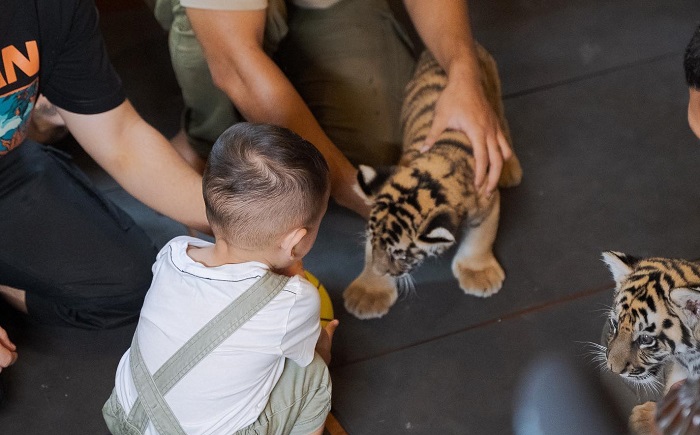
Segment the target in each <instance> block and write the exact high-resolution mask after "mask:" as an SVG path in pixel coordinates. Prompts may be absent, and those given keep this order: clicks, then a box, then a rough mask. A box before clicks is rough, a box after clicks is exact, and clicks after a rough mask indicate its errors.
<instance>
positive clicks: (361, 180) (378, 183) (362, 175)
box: [357, 165, 396, 198]
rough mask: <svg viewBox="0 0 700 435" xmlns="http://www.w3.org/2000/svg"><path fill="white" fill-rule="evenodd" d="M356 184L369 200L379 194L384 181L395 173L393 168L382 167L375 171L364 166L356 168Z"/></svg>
mask: <svg viewBox="0 0 700 435" xmlns="http://www.w3.org/2000/svg"><path fill="white" fill-rule="evenodd" d="M358 169H359V171H358V172H357V183H358V184H359V185H360V189H362V192H363V193H364V194H365V195H366V196H367V197H369V198H371V197H373V196H374V195H376V194H377V192H379V189H381V188H382V186H383V185H384V183H385V182H386V180H388V179H389V177H391V176H392V175H393V174H394V172H395V171H396V167H395V166H388V167H387V166H383V167H379V168H377V169H375V168H372V167H370V166H366V165H360V166H358Z"/></svg>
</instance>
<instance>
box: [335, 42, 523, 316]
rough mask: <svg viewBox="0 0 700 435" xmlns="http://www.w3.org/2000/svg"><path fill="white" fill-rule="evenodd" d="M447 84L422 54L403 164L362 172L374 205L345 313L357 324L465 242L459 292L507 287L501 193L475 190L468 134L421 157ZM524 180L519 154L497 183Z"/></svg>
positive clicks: (492, 85) (453, 135)
mask: <svg viewBox="0 0 700 435" xmlns="http://www.w3.org/2000/svg"><path fill="white" fill-rule="evenodd" d="M478 53H479V61H480V66H481V69H482V84H483V86H484V90H485V94H486V95H487V97H488V98H489V102H490V103H491V104H492V106H493V108H494V110H495V112H496V113H497V114H498V115H499V117H500V121H501V125H502V129H503V131H504V132H506V135H507V131H508V129H507V125H506V121H505V118H504V116H503V106H502V103H501V96H500V82H499V79H498V73H497V70H496V65H495V62H494V61H493V59H492V58H491V56H490V55H489V54H488V53H487V52H486V50H484V49H483V48H481V47H478ZM446 84H447V75H446V74H445V72H444V71H443V70H442V68H441V67H440V66H439V65H438V63H437V62H436V61H435V59H434V58H433V57H432V56H431V55H430V53H429V52H427V51H426V52H424V53H423V55H422V56H421V58H420V60H419V62H418V65H417V66H416V71H415V73H414V76H413V78H412V80H411V81H410V82H409V84H408V85H407V87H406V94H405V99H404V104H403V108H402V127H403V143H404V153H403V157H402V158H401V161H400V162H399V165H398V166H397V167H393V168H385V169H384V170H374V169H372V168H369V167H365V166H361V167H360V176H359V182H360V186H362V189H363V191H364V193H365V194H366V195H367V196H368V198H369V200H370V201H371V205H372V211H371V214H370V220H369V224H368V227H367V240H366V244H365V268H364V270H363V271H362V273H361V274H360V276H359V277H358V278H357V279H355V281H353V282H352V283H351V284H350V286H349V287H348V288H347V289H346V290H345V292H344V293H343V298H344V300H345V307H346V308H347V309H348V311H350V312H351V313H352V314H354V315H355V316H357V317H359V318H374V317H381V316H383V315H384V314H386V313H387V312H388V310H389V308H390V307H391V306H392V305H393V304H394V302H395V301H396V298H397V294H398V291H397V285H396V279H397V278H401V277H403V276H406V275H407V274H408V273H410V272H411V271H412V270H413V269H414V268H415V267H417V266H418V265H420V264H421V262H422V261H423V260H424V259H425V258H426V257H428V256H434V255H438V254H440V253H442V252H443V251H445V250H446V249H448V248H449V247H450V246H452V245H453V244H454V243H455V242H456V241H457V239H459V238H460V237H462V240H461V242H460V245H459V249H458V251H457V254H456V255H455V257H454V260H453V262H452V270H453V273H454V275H455V277H456V278H457V280H458V281H459V285H460V287H461V288H462V289H463V290H464V291H465V292H466V293H469V294H473V295H477V296H482V297H483V296H490V295H492V294H493V293H495V292H497V291H498V290H499V289H500V288H501V285H502V282H503V279H504V277H505V275H504V272H503V269H502V268H501V266H500V265H499V264H498V261H497V260H496V258H495V257H494V256H493V252H492V244H493V242H494V239H495V237H496V230H497V227H498V213H499V195H498V192H495V193H494V194H493V195H492V196H491V197H490V198H485V197H483V196H479V195H477V193H476V192H475V188H474V156H473V151H472V146H471V144H470V143H469V141H468V139H467V137H466V135H465V134H464V133H462V132H459V131H450V130H448V131H445V132H443V133H442V135H441V136H440V137H439V138H438V140H437V141H436V142H435V145H434V146H433V147H432V148H431V150H430V151H429V152H426V153H420V151H419V150H420V147H421V146H422V145H423V142H424V141H425V138H426V135H427V133H428V131H429V130H430V126H431V124H432V120H433V116H434V108H435V104H436V101H437V99H438V98H439V96H440V94H441V92H442V91H443V90H444V88H445V86H446ZM508 139H509V138H508ZM509 140H510V139H509ZM521 176H522V171H521V169H520V164H519V163H518V160H517V158H516V157H515V156H513V158H511V159H510V160H509V161H508V162H506V163H505V165H504V169H503V172H502V175H501V179H500V182H499V185H500V186H512V185H516V184H518V183H519V182H520V178H521ZM463 233H464V235H462V234H463Z"/></svg>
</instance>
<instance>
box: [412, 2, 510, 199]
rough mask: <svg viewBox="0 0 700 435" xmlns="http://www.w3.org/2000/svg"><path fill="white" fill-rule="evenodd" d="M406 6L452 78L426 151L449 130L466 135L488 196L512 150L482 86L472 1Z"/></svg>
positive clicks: (477, 179)
mask: <svg viewBox="0 0 700 435" xmlns="http://www.w3.org/2000/svg"><path fill="white" fill-rule="evenodd" d="M404 4H405V5H406V10H407V11H408V13H409V15H410V17H411V20H412V21H413V23H414V25H415V27H416V30H417V31H418V34H419V35H420V37H421V39H422V40H423V42H424V43H425V45H426V47H427V48H428V49H429V50H430V51H431V52H432V54H433V56H434V57H435V59H436V60H437V61H438V63H439V64H440V65H441V66H442V67H443V69H444V70H445V71H446V72H447V77H448V83H447V89H446V90H445V92H443V94H442V96H441V97H440V99H439V101H438V104H437V107H436V113H435V119H434V121H433V125H432V128H431V130H430V133H429V135H428V138H427V139H426V148H427V147H430V146H432V145H433V143H434V142H435V140H436V139H437V136H438V135H439V134H440V133H442V131H444V130H445V129H446V128H450V129H455V130H461V131H463V132H464V133H465V134H466V135H467V137H468V138H469V140H470V141H471V143H472V146H473V147H474V158H475V160H476V168H475V184H476V185H477V187H481V186H482V185H483V183H484V182H486V185H485V188H486V192H487V193H491V192H493V190H494V189H495V188H496V186H497V184H498V178H499V177H500V175H501V169H502V167H503V161H504V160H507V159H509V158H510V157H511V155H512V150H511V148H510V145H509V144H508V141H507V140H506V138H505V135H504V134H503V131H502V130H501V126H500V124H499V121H498V116H497V115H496V113H495V112H494V110H493V108H492V107H491V105H490V104H489V102H488V99H487V98H486V95H484V91H483V88H482V86H481V75H480V74H481V73H480V69H479V63H478V57H477V54H476V47H475V45H474V40H473V37H472V33H471V27H470V25H469V11H468V6H467V2H466V0H440V1H437V2H432V1H425V0H404Z"/></svg>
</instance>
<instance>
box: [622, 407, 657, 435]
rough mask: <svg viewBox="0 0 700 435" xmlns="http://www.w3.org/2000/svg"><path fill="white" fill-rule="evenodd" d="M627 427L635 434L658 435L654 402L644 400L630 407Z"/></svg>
mask: <svg viewBox="0 0 700 435" xmlns="http://www.w3.org/2000/svg"><path fill="white" fill-rule="evenodd" d="M629 428H630V431H631V432H632V433H633V434H636V435H658V434H659V431H657V430H656V402H646V403H643V404H641V405H637V406H635V407H634V408H632V414H631V415H630V419H629Z"/></svg>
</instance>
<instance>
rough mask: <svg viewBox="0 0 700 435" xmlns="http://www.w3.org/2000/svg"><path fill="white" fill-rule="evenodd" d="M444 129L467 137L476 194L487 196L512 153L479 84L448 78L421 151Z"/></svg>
mask: <svg viewBox="0 0 700 435" xmlns="http://www.w3.org/2000/svg"><path fill="white" fill-rule="evenodd" d="M446 129H450V130H459V131H462V132H464V134H466V135H467V138H469V142H471V144H472V147H473V149H474V160H475V163H476V168H475V174H474V184H475V186H476V188H477V190H478V191H483V192H482V193H484V194H486V195H490V194H491V193H492V192H493V191H494V190H495V189H496V186H497V185H498V178H499V177H500V176H501V169H502V168H503V162H504V161H505V160H508V159H509V158H510V157H511V156H512V155H513V150H512V149H511V148H510V145H509V144H508V141H507V140H506V137H505V135H504V134H503V131H502V130H501V125H500V123H499V121H498V116H497V115H496V113H494V111H493V108H492V107H491V105H490V104H489V102H488V100H487V98H486V96H485V95H484V92H483V90H482V89H481V84H480V83H479V82H477V83H474V84H471V81H469V80H460V79H459V78H452V77H450V80H449V81H448V83H447V87H446V88H445V90H444V91H443V93H442V95H441V96H440V98H439V99H438V102H437V105H436V107H435V118H434V119H433V124H432V127H431V129H430V132H429V133H428V137H427V138H426V139H425V145H424V146H423V148H422V150H421V151H424V152H425V151H427V150H429V149H430V148H431V147H432V146H433V145H434V144H435V141H436V140H437V138H438V137H439V136H440V134H441V133H442V132H443V131H445V130H446ZM484 183H485V184H484Z"/></svg>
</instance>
